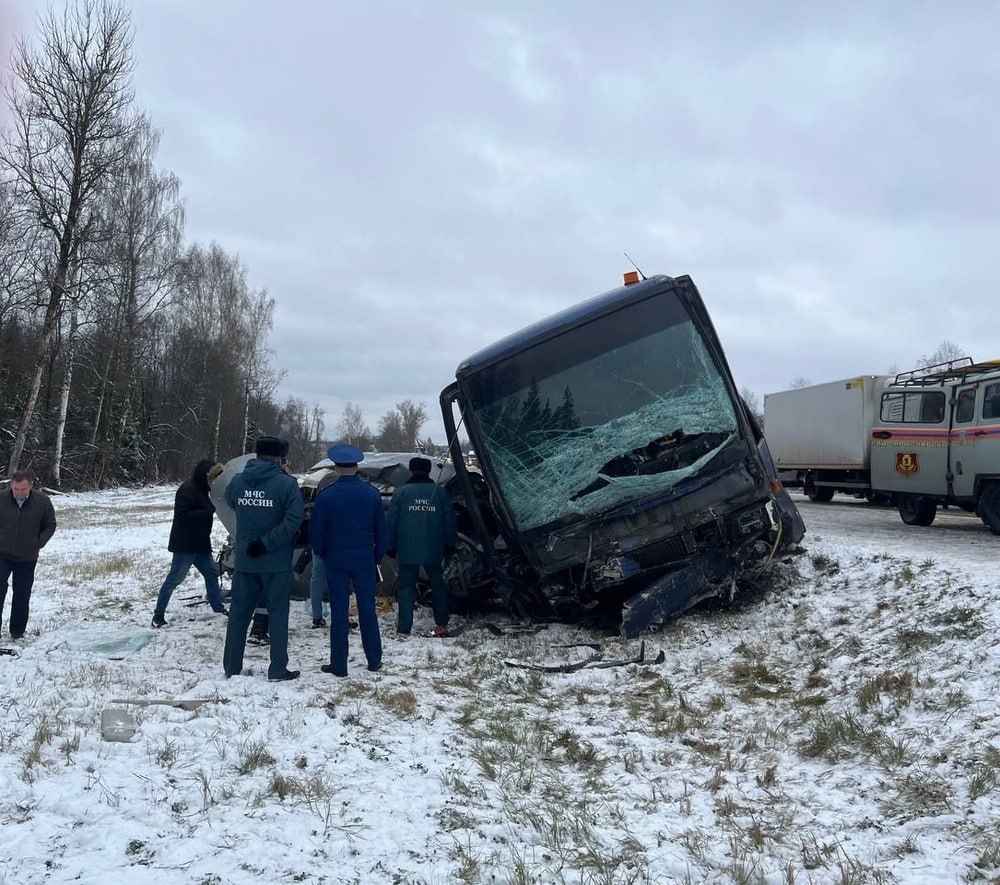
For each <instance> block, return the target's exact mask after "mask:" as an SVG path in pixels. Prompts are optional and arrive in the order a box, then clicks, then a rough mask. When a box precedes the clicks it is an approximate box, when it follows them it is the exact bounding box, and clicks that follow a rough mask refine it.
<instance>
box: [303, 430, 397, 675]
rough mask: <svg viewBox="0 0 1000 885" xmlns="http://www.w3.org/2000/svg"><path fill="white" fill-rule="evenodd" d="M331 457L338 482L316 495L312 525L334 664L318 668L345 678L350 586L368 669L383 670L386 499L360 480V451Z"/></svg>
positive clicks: (339, 448)
mask: <svg viewBox="0 0 1000 885" xmlns="http://www.w3.org/2000/svg"><path fill="white" fill-rule="evenodd" d="M327 456H328V457H329V459H330V460H331V461H333V464H334V467H335V469H336V471H337V481H336V482H334V483H332V484H331V485H329V486H327V487H326V488H325V489H323V491H322V492H320V493H319V495H318V496H317V498H316V503H315V504H314V505H313V515H312V523H311V524H310V526H309V530H310V540H311V541H312V548H313V552H314V553H315V555H316V556H318V557H319V558H320V559H322V560H323V564H324V565H325V566H326V578H327V586H328V588H329V591H330V663H329V664H324V665H323V666H322V667H321V668H320V669H321V670H322V671H323V672H324V673H332V674H333V675H334V676H346V675H347V636H348V633H349V632H350V621H349V617H348V610H349V606H350V599H351V586H352V585H353V587H354V596H355V598H356V599H357V602H358V621H359V623H360V624H361V645H362V647H363V648H364V650H365V657H366V658H367V659H368V669H369V670H379V669H381V667H382V637H381V636H380V635H379V630H378V614H377V613H376V611H375V575H376V569H377V567H378V565H379V563H380V562H381V561H382V557H383V556H385V511H384V510H383V509H382V496H381V495H380V494H379V493H378V491H377V490H376V489H375V488H373V487H372V486H370V485H369V484H368V483H366V482H364V481H363V480H362V479H361V477H359V476H358V462H360V461H362V460H364V457H365V456H364V454H363V453H362V452H361V450H360V449H358V448H356V447H355V446H350V445H336V446H331V447H330V450H329V451H328V452H327Z"/></svg>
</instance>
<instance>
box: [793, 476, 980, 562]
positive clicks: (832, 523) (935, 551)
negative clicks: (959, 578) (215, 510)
mask: <svg viewBox="0 0 1000 885" xmlns="http://www.w3.org/2000/svg"><path fill="white" fill-rule="evenodd" d="M791 495H792V500H794V501H795V504H796V506H797V507H798V508H799V512H800V513H801V514H802V519H803V520H804V521H805V524H806V536H805V538H803V540H802V543H803V546H805V547H808V546H809V542H810V539H822V540H823V541H825V542H831V543H834V544H838V545H844V546H850V547H859V548H863V549H866V550H873V551H879V552H888V553H894V552H898V554H899V555H901V556H921V558H923V559H935V560H938V561H953V562H955V563H958V564H961V565H964V566H966V567H971V566H975V567H977V569H978V567H983V568H987V569H989V570H990V571H991V572H996V571H997V566H998V563H1000V535H994V534H992V533H991V532H990V530H989V529H988V528H986V526H985V525H983V522H982V520H981V519H980V518H979V517H978V516H976V515H975V514H974V513H966V512H965V511H963V510H958V509H955V508H948V509H947V510H942V509H941V508H938V512H937V516H936V517H935V519H934V523H933V525H929V526H926V527H923V526H910V525H905V524H904V523H903V521H902V520H901V519H900V518H899V513H898V512H897V510H896V508H895V507H886V506H881V505H875V504H869V503H868V502H867V501H863V500H857V499H855V498H849V497H845V496H843V495H835V496H834V498H833V500H832V501H830V502H829V503H826V504H821V503H818V502H815V501H810V500H809V499H808V498H807V497H805V495H802V494H799V493H798V492H795V491H792V492H791Z"/></svg>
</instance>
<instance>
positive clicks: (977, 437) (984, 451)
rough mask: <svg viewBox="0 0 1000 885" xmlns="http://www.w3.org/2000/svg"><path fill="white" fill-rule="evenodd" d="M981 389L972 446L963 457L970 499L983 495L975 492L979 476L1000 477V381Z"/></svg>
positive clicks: (990, 382) (981, 385)
mask: <svg viewBox="0 0 1000 885" xmlns="http://www.w3.org/2000/svg"><path fill="white" fill-rule="evenodd" d="M979 387H980V388H981V394H980V399H979V400H978V401H977V408H976V420H975V422H974V424H975V426H974V428H972V429H971V433H972V436H973V442H972V445H970V446H968V447H967V448H968V452H967V453H963V454H962V456H961V461H962V472H963V478H964V479H965V481H966V483H967V485H966V488H967V489H968V491H967V492H966V495H968V496H969V497H970V498H971V497H972V496H973V494H975V493H977V492H978V491H980V490H978V489H976V488H974V484H975V479H976V477H977V476H992V477H996V476H998V475H1000V379H996V380H992V381H987V382H980V384H979ZM955 457H957V454H956V456H955ZM956 472H957V468H956ZM956 478H957V477H956Z"/></svg>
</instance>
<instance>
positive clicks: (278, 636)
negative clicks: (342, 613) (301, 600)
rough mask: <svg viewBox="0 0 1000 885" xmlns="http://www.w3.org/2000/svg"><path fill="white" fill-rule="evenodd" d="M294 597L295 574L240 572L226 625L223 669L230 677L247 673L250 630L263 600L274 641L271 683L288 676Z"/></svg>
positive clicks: (272, 640)
mask: <svg viewBox="0 0 1000 885" xmlns="http://www.w3.org/2000/svg"><path fill="white" fill-rule="evenodd" d="M291 593H292V573H291V570H289V571H284V572H273V573H270V574H257V573H254V572H236V573H235V574H234V575H233V596H232V600H231V601H230V603H229V621H228V623H227V624H226V647H225V649H224V650H223V652H222V668H223V670H224V671H225V673H226V675H227V676H235V675H237V674H238V673H239V672H240V671H241V670H242V669H243V652H244V651H246V645H247V628H248V627H249V626H250V621H251V620H252V618H253V610H254V608H256V607H257V605H258V601H259V600H260V599H263V600H264V601H265V603H266V605H267V617H268V622H269V624H268V626H269V631H268V632H269V633H270V637H271V644H270V651H271V665H270V666H269V667H268V669H267V675H268V678H269V679H277V678H279V677H281V676H284V675H285V672H286V671H287V670H288V600H289V597H290V596H291Z"/></svg>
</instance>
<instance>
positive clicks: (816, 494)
mask: <svg viewBox="0 0 1000 885" xmlns="http://www.w3.org/2000/svg"><path fill="white" fill-rule="evenodd" d="M802 491H803V492H805V495H806V497H807V498H808V499H809V500H810V501H820V502H821V503H826V502H827V501H832V500H833V489H831V488H828V487H827V486H818V485H816V480H815V478H814V477H813V476H811V475H810V476H807V477H806V481H805V483H804V484H803V486H802Z"/></svg>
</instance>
